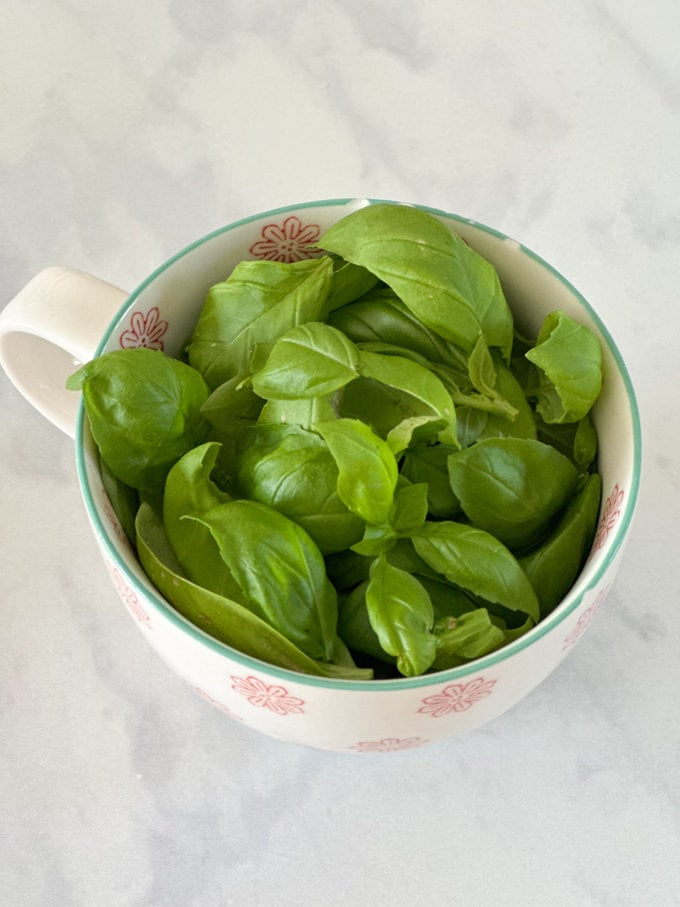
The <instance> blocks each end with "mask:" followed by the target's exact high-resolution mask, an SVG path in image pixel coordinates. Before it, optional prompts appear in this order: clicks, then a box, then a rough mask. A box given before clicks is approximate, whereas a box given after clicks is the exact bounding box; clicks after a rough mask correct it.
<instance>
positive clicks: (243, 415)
mask: <svg viewBox="0 0 680 907" xmlns="http://www.w3.org/2000/svg"><path fill="white" fill-rule="evenodd" d="M249 375H250V373H249V372H247V371H242V372H239V373H238V374H237V375H234V377H233V378H230V379H229V380H228V381H225V382H224V384H220V386H219V387H217V388H216V389H215V390H214V391H213V392H212V393H211V394H210V396H209V397H208V399H207V400H206V401H205V403H204V404H203V406H202V407H201V412H202V413H203V415H204V416H205V418H206V419H207V420H208V422H210V424H211V425H212V426H213V428H217V429H218V430H219V431H220V432H222V433H228V432H233V431H236V430H238V429H239V428H240V427H241V426H243V425H252V424H253V423H254V422H255V421H256V420H257V418H258V416H259V415H260V411H261V410H262V406H263V400H262V398H261V397H258V396H257V394H255V393H254V391H253V388H252V385H251V384H250V382H249V381H247V380H246V379H247V378H248V377H249Z"/></svg>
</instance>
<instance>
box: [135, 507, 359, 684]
mask: <svg viewBox="0 0 680 907" xmlns="http://www.w3.org/2000/svg"><path fill="white" fill-rule="evenodd" d="M136 532H137V536H136V537H137V548H138V551H139V559H140V561H141V563H142V566H143V567H144V570H145V571H146V573H147V575H148V577H149V579H150V580H151V582H152V583H153V584H154V586H156V588H157V589H158V590H159V591H160V592H161V594H162V595H164V596H165V598H167V600H168V601H169V602H170V603H171V604H172V605H173V606H174V607H175V608H176V609H177V610H178V611H179V613H180V614H181V615H182V616H183V617H186V619H187V620H189V621H191V623H192V624H194V625H195V626H197V627H198V628H199V629H200V630H203V631H204V632H205V633H207V634H208V635H210V636H212V637H214V638H215V639H218V640H220V642H224V643H226V644H227V645H229V646H233V648H235V649H237V650H238V651H239V652H243V653H245V654H246V655H250V656H252V657H253V658H259V659H260V660H261V661H264V662H266V663H267V664H273V665H278V667H280V668H287V669H288V670H289V671H299V672H301V673H303V674H312V675H316V676H319V677H338V678H345V679H348V680H369V679H370V678H371V676H372V672H371V671H370V670H367V669H364V668H356V667H353V666H352V665H351V664H350V665H347V664H346V665H345V666H344V667H343V668H340V667H338V666H336V665H333V664H329V663H327V662H323V661H317V660H315V659H312V658H310V657H309V656H308V655H306V654H305V653H304V652H303V651H302V650H301V649H299V648H298V647H297V646H295V645H293V643H291V642H290V641H289V640H288V639H286V637H285V636H283V635H282V634H281V633H279V632H277V631H276V630H275V629H274V628H273V627H271V626H270V625H269V624H268V623H267V622H266V621H264V620H262V619H261V618H259V617H257V616H256V615H255V614H253V613H252V612H251V611H249V610H248V609H247V608H245V607H244V606H243V605H241V604H239V603H238V602H236V601H232V600H231V599H229V598H226V597H225V596H222V595H217V594H216V593H214V592H210V591H209V590H207V589H205V588H203V587H201V586H199V585H197V584H196V583H193V582H191V580H190V579H189V578H188V577H187V576H186V575H185V573H184V571H183V569H182V566H181V564H180V563H179V561H178V560H177V559H176V558H175V555H174V552H173V551H172V548H171V547H170V543H169V541H168V539H167V536H166V535H165V530H164V528H163V523H162V521H161V520H160V518H159V517H158V516H157V515H156V514H155V513H154V511H153V509H152V508H151V507H150V506H149V505H148V504H142V505H141V507H140V508H139V511H138V514H137V519H136ZM343 660H344V658H343Z"/></svg>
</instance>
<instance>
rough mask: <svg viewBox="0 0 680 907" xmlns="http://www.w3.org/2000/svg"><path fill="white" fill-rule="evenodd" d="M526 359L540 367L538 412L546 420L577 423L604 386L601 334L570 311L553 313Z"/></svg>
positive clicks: (537, 393) (547, 318)
mask: <svg viewBox="0 0 680 907" xmlns="http://www.w3.org/2000/svg"><path fill="white" fill-rule="evenodd" d="M526 358H527V359H528V360H529V361H530V362H532V363H533V364H534V365H536V366H537V367H538V369H539V370H540V381H539V384H538V387H537V388H536V391H535V394H536V397H537V399H538V403H537V405H536V411H537V412H538V413H539V415H540V416H541V417H542V418H543V420H544V421H545V422H577V421H578V420H579V419H582V418H583V417H584V416H585V415H586V413H587V412H588V411H589V410H590V409H591V407H592V406H593V404H594V403H595V401H596V400H597V398H598V396H599V394H600V390H601V388H602V351H601V349H600V344H599V342H598V340H597V337H596V336H595V335H594V334H593V332H592V331H590V330H589V329H588V328H587V327H585V326H584V325H582V324H579V323H578V322H576V321H574V320H573V318H570V317H569V316H568V315H567V314H566V312H562V311H556V312H551V313H550V314H549V315H548V316H546V318H545V320H544V322H543V325H542V327H541V330H540V331H539V334H538V338H537V340H536V345H535V346H534V348H533V349H531V350H529V351H528V352H527V353H526Z"/></svg>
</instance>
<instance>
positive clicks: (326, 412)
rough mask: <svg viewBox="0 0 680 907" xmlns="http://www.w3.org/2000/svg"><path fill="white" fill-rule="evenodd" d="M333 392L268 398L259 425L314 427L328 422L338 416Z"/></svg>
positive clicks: (261, 412)
mask: <svg viewBox="0 0 680 907" xmlns="http://www.w3.org/2000/svg"><path fill="white" fill-rule="evenodd" d="M332 399H333V397H332V395H331V394H328V395H326V396H322V397H305V398H303V399H302V400H267V402H266V403H265V405H264V406H263V407H262V409H261V411H260V415H259V418H258V420H257V421H258V425H299V426H300V427H301V428H306V429H310V428H313V426H314V424H315V423H316V422H328V421H331V420H333V419H335V417H336V415H337V414H336V412H335V409H334V407H333V403H332V402H331V401H332Z"/></svg>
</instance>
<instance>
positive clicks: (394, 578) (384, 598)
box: [366, 555, 436, 677]
mask: <svg viewBox="0 0 680 907" xmlns="http://www.w3.org/2000/svg"><path fill="white" fill-rule="evenodd" d="M366 607H367V610H368V618H369V621H370V624H371V626H372V628H373V630H374V631H375V633H376V635H377V637H378V639H379V641H380V645H381V646H382V648H383V649H384V650H385V651H386V652H387V653H388V654H389V655H393V656H394V657H396V659H397V668H398V670H399V671H400V672H401V673H402V674H404V675H405V676H406V677H414V676H417V675H419V674H423V673H424V672H425V671H427V669H428V668H429V667H430V665H431V664H432V662H433V661H434V657H435V654H436V642H435V639H434V636H433V635H432V632H431V631H432V624H433V621H434V612H433V610H432V603H431V601H430V597H429V595H428V594H427V592H426V591H425V589H424V588H423V586H422V585H421V584H420V583H419V582H418V580H417V579H416V578H415V577H414V576H412V575H411V574H410V573H406V572H405V571H403V570H400V569H399V568H398V567H394V566H392V565H391V564H390V563H389V562H388V561H387V559H386V558H385V556H384V555H380V556H379V557H378V558H377V559H376V560H375V561H374V562H373V564H372V565H371V572H370V579H369V582H368V586H367V588H366Z"/></svg>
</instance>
